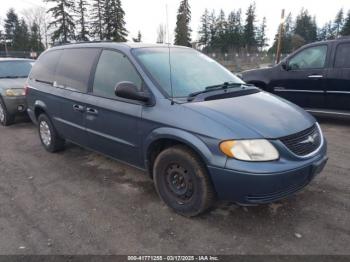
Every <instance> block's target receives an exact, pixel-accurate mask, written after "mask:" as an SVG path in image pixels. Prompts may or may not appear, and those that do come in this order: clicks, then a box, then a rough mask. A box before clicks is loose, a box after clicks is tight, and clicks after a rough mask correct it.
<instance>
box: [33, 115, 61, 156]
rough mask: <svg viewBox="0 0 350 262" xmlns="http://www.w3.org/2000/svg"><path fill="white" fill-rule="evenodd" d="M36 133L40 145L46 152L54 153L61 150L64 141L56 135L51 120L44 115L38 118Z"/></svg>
mask: <svg viewBox="0 0 350 262" xmlns="http://www.w3.org/2000/svg"><path fill="white" fill-rule="evenodd" d="M38 131H39V137H40V141H41V144H42V145H43V146H44V148H45V149H46V150H47V151H49V152H50V153H55V152H58V151H61V150H63V148H64V144H65V141H64V139H63V138H61V137H60V136H59V135H58V133H57V131H56V129H55V128H54V126H53V124H52V122H51V120H50V119H49V117H48V116H47V115H45V114H41V115H40V116H39V118H38Z"/></svg>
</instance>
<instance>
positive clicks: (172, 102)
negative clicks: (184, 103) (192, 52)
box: [165, 4, 174, 105]
mask: <svg viewBox="0 0 350 262" xmlns="http://www.w3.org/2000/svg"><path fill="white" fill-rule="evenodd" d="M165 10H166V25H167V33H168V54H169V73H170V93H171V94H170V96H171V97H170V101H171V105H174V91H173V78H172V70H171V54H170V34H169V33H170V31H169V17H168V4H166V5H165Z"/></svg>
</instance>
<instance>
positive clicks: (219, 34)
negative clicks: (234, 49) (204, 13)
mask: <svg viewBox="0 0 350 262" xmlns="http://www.w3.org/2000/svg"><path fill="white" fill-rule="evenodd" d="M215 25H216V29H215V35H214V42H213V43H212V47H213V48H217V49H220V50H221V51H227V46H228V43H227V42H228V41H227V34H226V33H227V21H226V16H225V12H224V10H220V13H219V16H218V17H217V20H216V23H215Z"/></svg>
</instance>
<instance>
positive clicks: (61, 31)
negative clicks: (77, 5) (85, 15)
mask: <svg viewBox="0 0 350 262" xmlns="http://www.w3.org/2000/svg"><path fill="white" fill-rule="evenodd" d="M45 1H46V2H53V3H56V6H54V7H52V8H50V9H49V10H48V11H47V12H48V13H52V17H53V18H54V20H53V21H52V22H51V23H49V26H48V28H54V29H55V30H54V31H53V33H52V37H51V38H52V41H53V42H55V41H58V42H61V43H67V42H69V41H71V40H74V39H75V23H74V19H73V17H72V13H73V12H74V1H73V0H45Z"/></svg>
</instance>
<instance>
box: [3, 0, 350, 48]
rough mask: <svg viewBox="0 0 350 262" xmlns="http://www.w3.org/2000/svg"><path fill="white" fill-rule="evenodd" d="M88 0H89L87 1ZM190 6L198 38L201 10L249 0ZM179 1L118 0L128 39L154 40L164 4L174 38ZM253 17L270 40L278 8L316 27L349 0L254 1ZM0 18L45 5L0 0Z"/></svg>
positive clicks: (201, 0) (199, 0)
mask: <svg viewBox="0 0 350 262" xmlns="http://www.w3.org/2000/svg"><path fill="white" fill-rule="evenodd" d="M88 1H89V0H88ZM189 2H190V5H191V9H192V21H191V27H192V30H193V34H192V38H193V40H196V39H197V38H198V35H197V31H198V29H199V23H200V16H201V15H202V14H203V12H204V9H205V8H208V9H210V10H211V9H215V10H217V12H218V11H219V10H220V9H223V10H224V11H225V13H226V14H228V13H229V12H230V11H232V10H234V9H239V8H241V9H242V10H243V12H245V10H246V9H247V7H248V5H249V4H250V3H251V2H253V1H249V0H189ZM179 3H180V0H122V4H123V8H124V10H125V12H126V17H125V18H126V27H127V30H128V31H129V39H131V37H136V35H137V32H138V30H140V31H141V33H142V36H143V42H147V43H154V42H155V41H156V38H157V27H158V25H159V24H160V23H163V24H166V5H167V6H168V14H169V15H168V16H169V28H170V37H171V39H173V37H174V33H173V32H174V28H175V24H176V12H177V8H178V5H179ZM255 3H256V7H257V10H256V11H257V20H258V21H261V20H262V18H263V17H264V16H265V17H266V19H267V26H268V32H267V33H268V38H269V40H270V42H271V41H272V40H273V38H274V35H275V33H276V31H277V27H278V23H279V21H280V14H281V9H283V8H285V9H286V13H289V12H292V14H293V17H295V16H296V15H297V14H298V13H299V12H300V10H301V9H302V8H306V9H308V10H309V12H310V14H311V15H315V16H316V18H317V24H318V26H321V25H323V24H325V23H326V22H328V21H329V20H333V19H334V17H335V15H336V13H337V11H338V10H339V9H340V8H342V7H343V8H345V9H346V12H347V10H348V9H350V0H331V1H323V0H256V1H255ZM0 6H1V7H0V8H1V9H0V17H1V18H4V17H5V14H6V12H7V10H8V9H9V8H11V7H13V8H15V9H16V11H17V12H18V13H19V14H20V13H21V11H22V10H23V9H26V8H31V7H35V6H44V7H45V6H47V4H45V3H44V1H42V0H10V1H7V0H1V5H0Z"/></svg>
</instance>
